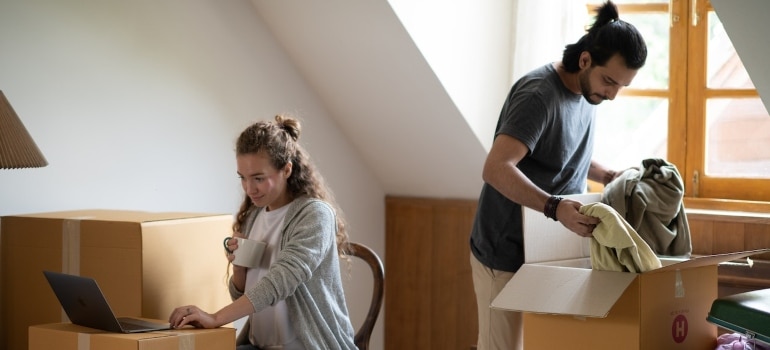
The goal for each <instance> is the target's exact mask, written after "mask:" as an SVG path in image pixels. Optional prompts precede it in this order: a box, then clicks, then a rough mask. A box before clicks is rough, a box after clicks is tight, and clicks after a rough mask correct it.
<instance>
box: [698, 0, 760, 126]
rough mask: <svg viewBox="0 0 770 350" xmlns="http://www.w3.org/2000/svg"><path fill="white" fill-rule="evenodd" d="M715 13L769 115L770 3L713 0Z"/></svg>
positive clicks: (752, 0) (758, 0) (746, 0)
mask: <svg viewBox="0 0 770 350" xmlns="http://www.w3.org/2000/svg"><path fill="white" fill-rule="evenodd" d="M711 4H712V5H713V6H714V10H715V11H716V13H717V16H719V20H720V21H722V25H723V26H724V27H725V32H727V36H729V37H730V41H732V42H733V46H735V50H736V51H737V52H738V56H740V57H741V61H743V65H744V66H745V67H746V72H748V73H749V76H750V77H751V81H752V82H753V83H754V87H756V88H757V92H758V93H759V96H760V97H761V99H762V102H763V103H764V104H765V108H766V109H767V110H768V111H770V70H768V68H767V58H768V57H770V35H768V34H770V21H768V20H767V15H768V14H770V1H767V0H741V1H735V0H711Z"/></svg>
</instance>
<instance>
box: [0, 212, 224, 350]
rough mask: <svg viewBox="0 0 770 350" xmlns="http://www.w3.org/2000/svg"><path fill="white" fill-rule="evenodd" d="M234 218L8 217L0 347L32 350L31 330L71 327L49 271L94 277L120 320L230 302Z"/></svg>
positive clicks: (0, 224)
mask: <svg viewBox="0 0 770 350" xmlns="http://www.w3.org/2000/svg"><path fill="white" fill-rule="evenodd" d="M231 234H232V216H231V215H212V214H198V213H151V212H140V211H115V210H82V211H67V212H54V213H42V214H31V215H18V216H5V217H2V218H1V219H0V238H1V240H2V244H1V245H0V248H2V256H1V259H2V264H1V265H0V269H2V276H1V277H2V299H1V300H0V301H1V304H2V315H0V319H2V323H0V326H1V327H0V348H2V349H7V350H26V349H27V330H28V327H29V326H31V325H37V324H44V323H53V322H67V321H69V320H68V319H67V317H66V315H65V314H64V313H63V311H62V309H61V307H60V305H59V302H58V300H57V299H56V296H55V295H54V294H53V292H52V291H51V288H50V286H49V285H48V283H47V281H46V280H45V278H44V276H43V273H42V271H43V270H51V271H59V272H65V273H70V274H76V275H83V276H89V277H93V278H95V279H96V280H97V282H98V283H99V286H100V287H101V289H102V291H103V292H104V294H105V296H106V298H107V300H108V301H109V303H110V305H111V307H112V308H113V312H114V313H115V314H117V315H119V316H129V317H148V318H157V319H165V318H167V317H168V315H169V314H170V313H171V310H172V309H173V308H174V307H177V306H180V305H185V304H195V305H198V306H200V307H201V308H203V309H204V310H211V311H215V310H217V309H219V308H221V307H223V306H225V305H227V304H228V303H229V302H230V296H229V294H228V292H227V287H226V284H225V276H226V266H227V261H226V260H225V258H224V255H223V248H222V239H223V238H224V237H226V236H229V235H231Z"/></svg>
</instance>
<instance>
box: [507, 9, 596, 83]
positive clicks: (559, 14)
mask: <svg viewBox="0 0 770 350" xmlns="http://www.w3.org/2000/svg"><path fill="white" fill-rule="evenodd" d="M512 12H513V25H512V29H513V33H512V38H513V45H512V46H511V47H512V50H513V52H512V54H511V57H512V62H511V73H512V77H511V79H512V82H513V81H516V79H518V78H519V77H521V76H522V75H524V74H525V73H527V72H529V71H530V70H532V69H534V68H537V67H540V66H542V65H544V64H546V63H549V62H556V61H561V56H562V52H563V51H564V46H565V45H567V44H571V43H574V42H576V41H577V40H578V39H580V37H581V36H583V34H585V29H586V28H587V26H588V25H590V24H591V23H592V22H593V16H594V14H593V13H591V14H589V13H588V11H587V7H586V1H584V0H549V1H543V0H518V1H515V2H514V5H513V11H512Z"/></svg>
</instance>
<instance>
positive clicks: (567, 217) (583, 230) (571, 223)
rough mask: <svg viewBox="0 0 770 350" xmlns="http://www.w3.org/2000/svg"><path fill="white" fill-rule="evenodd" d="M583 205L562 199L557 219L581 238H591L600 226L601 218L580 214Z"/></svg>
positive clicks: (557, 211) (557, 210) (557, 209)
mask: <svg viewBox="0 0 770 350" xmlns="http://www.w3.org/2000/svg"><path fill="white" fill-rule="evenodd" d="M582 206H583V204H582V203H580V202H578V201H574V200H571V199H567V198H565V199H562V200H561V202H559V206H558V207H557V208H556V218H557V219H558V220H559V222H561V224H562V225H564V227H566V228H567V229H569V230H570V231H572V232H575V233H577V234H578V235H579V236H581V237H591V236H592V233H593V232H594V227H596V225H598V224H599V222H600V220H599V218H595V217H593V216H587V215H583V214H581V213H580V207H582Z"/></svg>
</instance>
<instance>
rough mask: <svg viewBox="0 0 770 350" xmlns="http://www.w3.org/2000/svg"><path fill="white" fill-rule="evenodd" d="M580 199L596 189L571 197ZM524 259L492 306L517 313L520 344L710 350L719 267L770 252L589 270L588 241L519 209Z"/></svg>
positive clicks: (587, 200) (589, 196) (589, 199)
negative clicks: (648, 267) (637, 269)
mask: <svg viewBox="0 0 770 350" xmlns="http://www.w3.org/2000/svg"><path fill="white" fill-rule="evenodd" d="M572 197H575V198H576V199H577V200H579V201H581V202H582V203H584V204H588V203H592V202H598V201H600V200H601V197H600V194H587V195H578V196H572ZM523 215H524V242H525V264H524V266H522V267H521V269H520V270H519V271H518V272H517V273H516V274H515V275H514V277H513V278H512V279H511V281H510V282H509V283H508V284H507V285H506V286H505V287H504V288H503V290H502V291H501V292H500V294H499V295H498V296H497V298H495V300H493V302H492V305H491V307H492V308H496V309H501V310H510V311H519V312H523V323H524V348H525V349H555V348H562V347H568V348H570V349H644V350H651V349H655V350H659V349H682V350H685V349H686V350H693V349H714V347H715V346H716V336H717V329H716V326H714V325H713V324H710V323H708V322H707V321H706V317H707V315H708V311H709V307H710V306H711V303H712V301H713V300H714V299H716V298H717V265H718V264H720V263H722V262H727V261H733V260H738V259H743V258H747V257H749V256H751V255H754V254H760V253H765V252H768V251H770V249H762V250H756V251H747V252H736V253H731V254H720V255H711V256H703V257H698V258H694V259H686V258H661V262H662V264H663V267H662V268H659V269H656V270H652V271H648V272H644V273H629V272H613V271H595V270H592V269H591V262H590V252H591V250H590V238H583V237H579V236H578V235H576V234H574V233H572V232H570V231H568V230H567V229H566V228H565V227H564V226H562V225H561V223H558V222H555V221H552V220H550V219H547V218H546V217H545V216H544V215H543V214H542V213H540V212H536V211H534V210H531V209H524V213H523Z"/></svg>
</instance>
